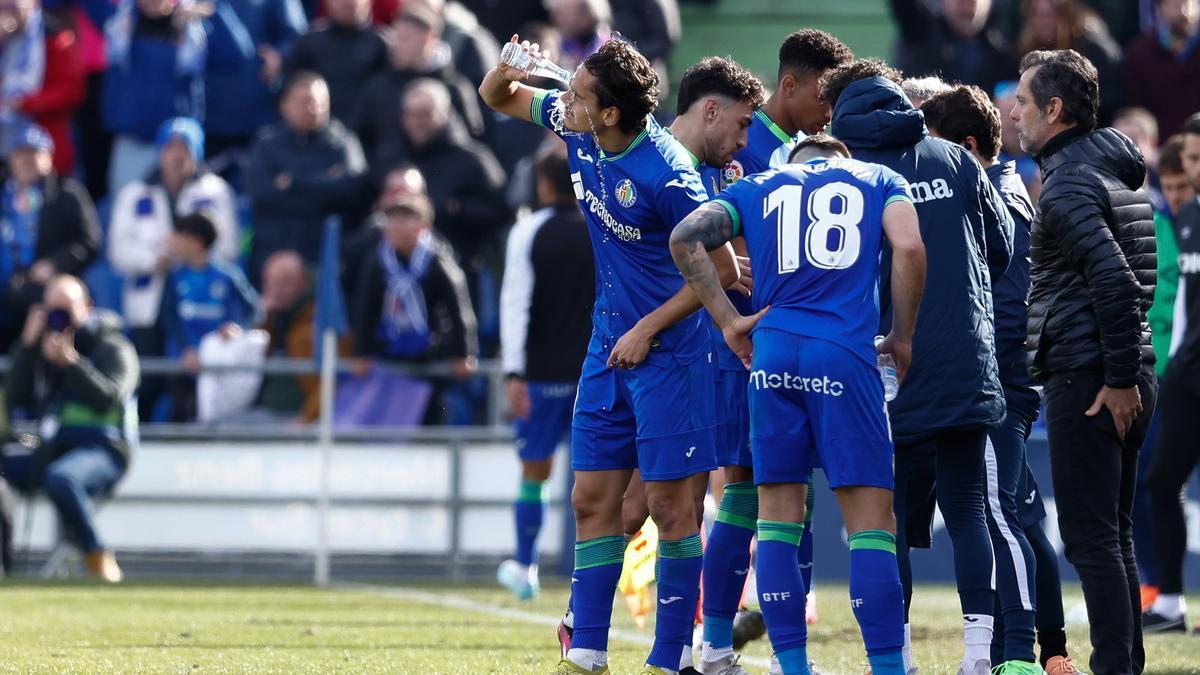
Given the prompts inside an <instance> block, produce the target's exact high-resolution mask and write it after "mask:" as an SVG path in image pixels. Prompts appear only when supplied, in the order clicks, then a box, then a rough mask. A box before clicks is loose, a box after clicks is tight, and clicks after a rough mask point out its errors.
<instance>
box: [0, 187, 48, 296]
mask: <svg viewBox="0 0 1200 675" xmlns="http://www.w3.org/2000/svg"><path fill="white" fill-rule="evenodd" d="M42 201H43V197H42V187H41V186H40V185H34V186H32V187H21V186H20V185H17V182H16V181H14V180H11V179H9V180H8V182H6V183H5V184H4V191H3V193H2V194H0V284H6V283H8V280H9V279H10V278H12V276H13V275H14V274H16V273H17V272H20V271H23V270H27V269H29V268H30V267H31V266H32V265H33V257H34V254H35V253H36V252H37V233H38V232H37V231H38V220H39V219H40V218H41V215H42Z"/></svg>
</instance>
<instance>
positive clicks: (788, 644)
mask: <svg viewBox="0 0 1200 675" xmlns="http://www.w3.org/2000/svg"><path fill="white" fill-rule="evenodd" d="M803 534H804V525H802V524H800V523H787V522H780V521H777V520H759V521H758V568H757V571H758V599H759V602H760V604H761V606H762V613H763V619H764V620H766V622H767V635H768V636H770V638H771V646H772V647H774V648H775V655H776V656H777V657H778V658H779V663H780V665H781V666H783V672H784V673H786V674H787V675H793V673H800V674H801V675H806V674H807V673H808V624H807V623H806V622H805V620H804V605H805V595H806V591H805V588H804V580H803V579H802V578H801V576H800V563H799V562H798V558H797V552H796V549H797V548H798V547H799V545H800V537H801V536H802V535H803Z"/></svg>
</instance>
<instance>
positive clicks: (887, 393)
mask: <svg viewBox="0 0 1200 675" xmlns="http://www.w3.org/2000/svg"><path fill="white" fill-rule="evenodd" d="M881 342H883V336H882V335H876V336H875V346H876V347H878V346H879V344H880V343H881ZM875 365H876V366H877V367H878V368H879V379H881V380H883V400H885V401H891V400H892V399H894V398H896V392H898V391H900V380H899V379H898V378H897V377H896V359H895V358H893V357H892V355H891V354H879V355H877V356H876V357H875Z"/></svg>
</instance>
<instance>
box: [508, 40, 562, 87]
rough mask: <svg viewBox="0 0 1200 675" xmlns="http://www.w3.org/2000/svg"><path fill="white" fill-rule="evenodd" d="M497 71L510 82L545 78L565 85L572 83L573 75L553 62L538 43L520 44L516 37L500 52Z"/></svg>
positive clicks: (525, 41)
mask: <svg viewBox="0 0 1200 675" xmlns="http://www.w3.org/2000/svg"><path fill="white" fill-rule="evenodd" d="M496 70H497V72H498V73H499V74H500V77H503V78H504V79H506V80H508V81H509V82H520V81H523V80H527V79H529V78H530V77H545V78H549V79H552V80H558V81H559V82H564V83H566V82H570V81H571V73H569V72H567V70H566V69H565V68H561V67H559V66H558V65H556V64H555V63H554V62H553V61H551V60H550V57H549V55H548V54H544V53H542V51H541V48H540V47H539V45H538V44H537V43H536V42H535V43H533V44H530V43H529V41H528V40H523V41H521V42H518V41H517V36H516V35H513V36H512V39H511V40H509V41H508V43H507V44H505V45H504V48H503V49H501V50H500V63H498V64H497V65H496Z"/></svg>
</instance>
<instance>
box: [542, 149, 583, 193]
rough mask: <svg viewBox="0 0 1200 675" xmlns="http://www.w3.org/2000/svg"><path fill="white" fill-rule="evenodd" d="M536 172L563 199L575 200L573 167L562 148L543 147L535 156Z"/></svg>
mask: <svg viewBox="0 0 1200 675" xmlns="http://www.w3.org/2000/svg"><path fill="white" fill-rule="evenodd" d="M533 171H534V174H535V175H536V176H537V179H538V180H544V181H546V182H547V183H549V184H550V185H551V186H553V188H554V194H555V196H556V197H558V198H559V199H560V200H562V201H567V200H568V199H570V200H574V198H575V187H574V185H573V184H572V183H571V168H570V165H569V164H567V155H566V154H565V153H564V152H563V151H562V148H557V147H546V148H542V149H541V150H540V151H539V152H538V153H537V155H536V156H535V158H534V164H533Z"/></svg>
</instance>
